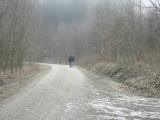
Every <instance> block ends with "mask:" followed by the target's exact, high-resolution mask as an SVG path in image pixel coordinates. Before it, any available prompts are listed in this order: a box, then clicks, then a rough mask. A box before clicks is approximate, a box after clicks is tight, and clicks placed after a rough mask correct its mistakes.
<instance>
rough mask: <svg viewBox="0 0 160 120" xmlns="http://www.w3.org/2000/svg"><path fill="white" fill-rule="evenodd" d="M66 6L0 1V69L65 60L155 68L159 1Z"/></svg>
mask: <svg viewBox="0 0 160 120" xmlns="http://www.w3.org/2000/svg"><path fill="white" fill-rule="evenodd" d="M72 1H75V2H72V3H71V4H67V5H64V6H62V3H61V4H60V3H59V4H60V6H61V7H62V8H63V9H59V8H57V6H58V5H56V6H54V5H53V6H48V5H42V4H38V3H37V2H36V1H34V0H0V70H1V71H3V72H6V71H7V70H10V71H11V72H14V71H16V70H17V69H20V68H23V64H24V63H25V62H52V63H53V62H54V63H66V61H67V57H68V56H69V55H75V56H76V58H77V59H82V58H85V57H89V56H93V55H99V57H105V60H107V61H109V62H122V63H128V64H130V63H131V64H133V63H138V62H142V63H146V64H148V65H151V66H153V67H155V66H158V65H160V1H159V0H149V1H148V3H147V4H145V2H144V0H99V1H98V2H97V4H94V5H92V6H90V7H88V6H87V4H89V3H87V2H86V3H85V2H79V0H72ZM77 5H78V6H77ZM65 7H66V8H65ZM50 8H52V9H50ZM68 8H70V9H68ZM64 11H65V12H64Z"/></svg>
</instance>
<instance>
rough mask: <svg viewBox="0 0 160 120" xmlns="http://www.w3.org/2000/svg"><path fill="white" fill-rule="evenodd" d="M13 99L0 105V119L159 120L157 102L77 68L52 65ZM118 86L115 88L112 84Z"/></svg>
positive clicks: (159, 111) (159, 114)
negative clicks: (98, 80) (98, 79)
mask: <svg viewBox="0 0 160 120" xmlns="http://www.w3.org/2000/svg"><path fill="white" fill-rule="evenodd" d="M51 66H52V69H51V70H50V71H49V72H48V74H47V75H45V76H43V77H42V78H40V79H36V80H35V81H34V82H33V83H32V84H30V85H29V86H27V87H26V88H24V90H23V91H22V92H20V93H19V94H17V95H16V96H14V97H12V98H10V99H8V100H6V101H4V102H3V103H1V104H0V120H146V119H151V120H154V119H155V120H158V119H159V118H160V100H159V99H148V98H143V97H133V96H127V95H125V94H120V93H119V92H117V91H116V89H114V88H115V87H114V85H115V83H113V82H112V81H111V80H109V79H108V80H106V83H105V84H103V83H101V82H100V83H98V82H93V80H91V79H88V77H86V76H85V75H84V74H83V73H82V72H81V71H80V70H79V69H77V68H69V66H64V65H51ZM115 86H116V87H117V85H115Z"/></svg>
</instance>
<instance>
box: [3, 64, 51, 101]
mask: <svg viewBox="0 0 160 120" xmlns="http://www.w3.org/2000/svg"><path fill="white" fill-rule="evenodd" d="M49 69H50V67H49V66H47V65H40V64H32V65H26V66H25V67H24V68H23V69H22V70H18V71H17V72H15V73H13V74H11V73H10V72H8V73H7V74H6V75H4V74H3V73H0V101H2V100H4V99H6V98H8V97H10V96H12V95H14V94H15V93H17V92H19V91H21V89H22V88H23V87H24V86H27V85H28V84H29V83H31V82H32V81H33V80H34V79H33V78H34V77H38V76H41V75H42V74H43V73H45V72H47V71H48V70H49Z"/></svg>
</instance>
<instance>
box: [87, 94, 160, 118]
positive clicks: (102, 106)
mask: <svg viewBox="0 0 160 120" xmlns="http://www.w3.org/2000/svg"><path fill="white" fill-rule="evenodd" d="M89 106H90V108H91V109H93V110H95V111H96V114H97V119H98V120H107V119H109V120H110V119H113V120H114V119H115V120H130V119H131V120H146V119H149V120H160V100H159V99H150V98H143V97H129V96H125V95H121V96H120V95H116V94H112V95H110V94H109V93H108V94H107V93H106V95H104V93H100V92H98V94H97V93H95V98H94V99H93V100H92V101H91V102H90V103H89Z"/></svg>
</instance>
